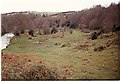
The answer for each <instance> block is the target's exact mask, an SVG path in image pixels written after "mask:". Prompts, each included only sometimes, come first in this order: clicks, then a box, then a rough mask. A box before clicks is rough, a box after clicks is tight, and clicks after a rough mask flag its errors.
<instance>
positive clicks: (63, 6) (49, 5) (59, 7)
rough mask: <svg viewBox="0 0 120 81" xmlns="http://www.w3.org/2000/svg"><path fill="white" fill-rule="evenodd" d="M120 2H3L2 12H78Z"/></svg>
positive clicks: (9, 0) (99, 0)
mask: <svg viewBox="0 0 120 81" xmlns="http://www.w3.org/2000/svg"><path fill="white" fill-rule="evenodd" d="M111 2H115V3H118V2H119V0H1V2H0V5H1V6H0V10H1V11H0V12H2V13H4V12H12V11H41V12H44V11H53V12H62V11H73V10H74V11H78V10H81V9H85V8H90V7H92V6H93V5H98V4H101V5H103V6H106V5H107V6H108V5H110V3H111Z"/></svg>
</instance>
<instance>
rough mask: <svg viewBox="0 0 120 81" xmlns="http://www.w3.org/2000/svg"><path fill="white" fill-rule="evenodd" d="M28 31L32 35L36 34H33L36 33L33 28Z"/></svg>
mask: <svg viewBox="0 0 120 81" xmlns="http://www.w3.org/2000/svg"><path fill="white" fill-rule="evenodd" d="M28 33H29V35H31V36H32V37H33V36H34V34H33V33H34V31H33V30H32V29H31V30H29V31H28Z"/></svg>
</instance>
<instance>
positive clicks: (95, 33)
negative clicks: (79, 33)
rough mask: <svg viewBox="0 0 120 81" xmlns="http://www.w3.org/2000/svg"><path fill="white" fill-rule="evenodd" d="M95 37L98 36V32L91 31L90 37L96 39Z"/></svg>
mask: <svg viewBox="0 0 120 81" xmlns="http://www.w3.org/2000/svg"><path fill="white" fill-rule="evenodd" d="M97 37H98V33H97V32H93V33H91V39H92V40H94V39H97Z"/></svg>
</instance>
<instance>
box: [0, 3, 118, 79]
mask: <svg viewBox="0 0 120 81" xmlns="http://www.w3.org/2000/svg"><path fill="white" fill-rule="evenodd" d="M119 6H120V3H118V4H114V3H112V4H111V5H110V6H109V7H107V8H105V7H102V6H101V5H97V6H94V7H93V8H90V9H85V10H82V11H78V12H74V11H73V12H61V13H58V14H53V15H45V14H43V15H40V14H35V13H32V12H27V14H26V12H18V13H16V12H15V13H6V14H2V15H1V18H2V23H1V24H2V35H3V34H5V33H7V32H13V33H14V34H15V36H14V37H13V39H12V40H11V41H10V45H9V46H8V47H7V48H6V49H4V50H2V79H118V78H119V75H120V74H119V73H118V72H119V69H118V68H120V66H119V65H118V63H119V60H118V45H119V44H120V42H119V36H118V35H119V31H120V26H119V25H120V23H119V22H120V20H119V19H118V16H119V15H118V10H119V8H120V7H119ZM111 12H112V13H111ZM114 26H115V27H117V28H114ZM117 29H118V30H119V31H116V30H117ZM113 30H115V31H114V32H112V31H113Z"/></svg>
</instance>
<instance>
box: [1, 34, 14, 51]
mask: <svg viewBox="0 0 120 81" xmlns="http://www.w3.org/2000/svg"><path fill="white" fill-rule="evenodd" d="M13 36H14V34H13V33H7V34H4V35H3V36H1V50H3V49H5V48H6V47H7V46H8V45H9V44H10V40H11V39H12V37H13Z"/></svg>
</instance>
